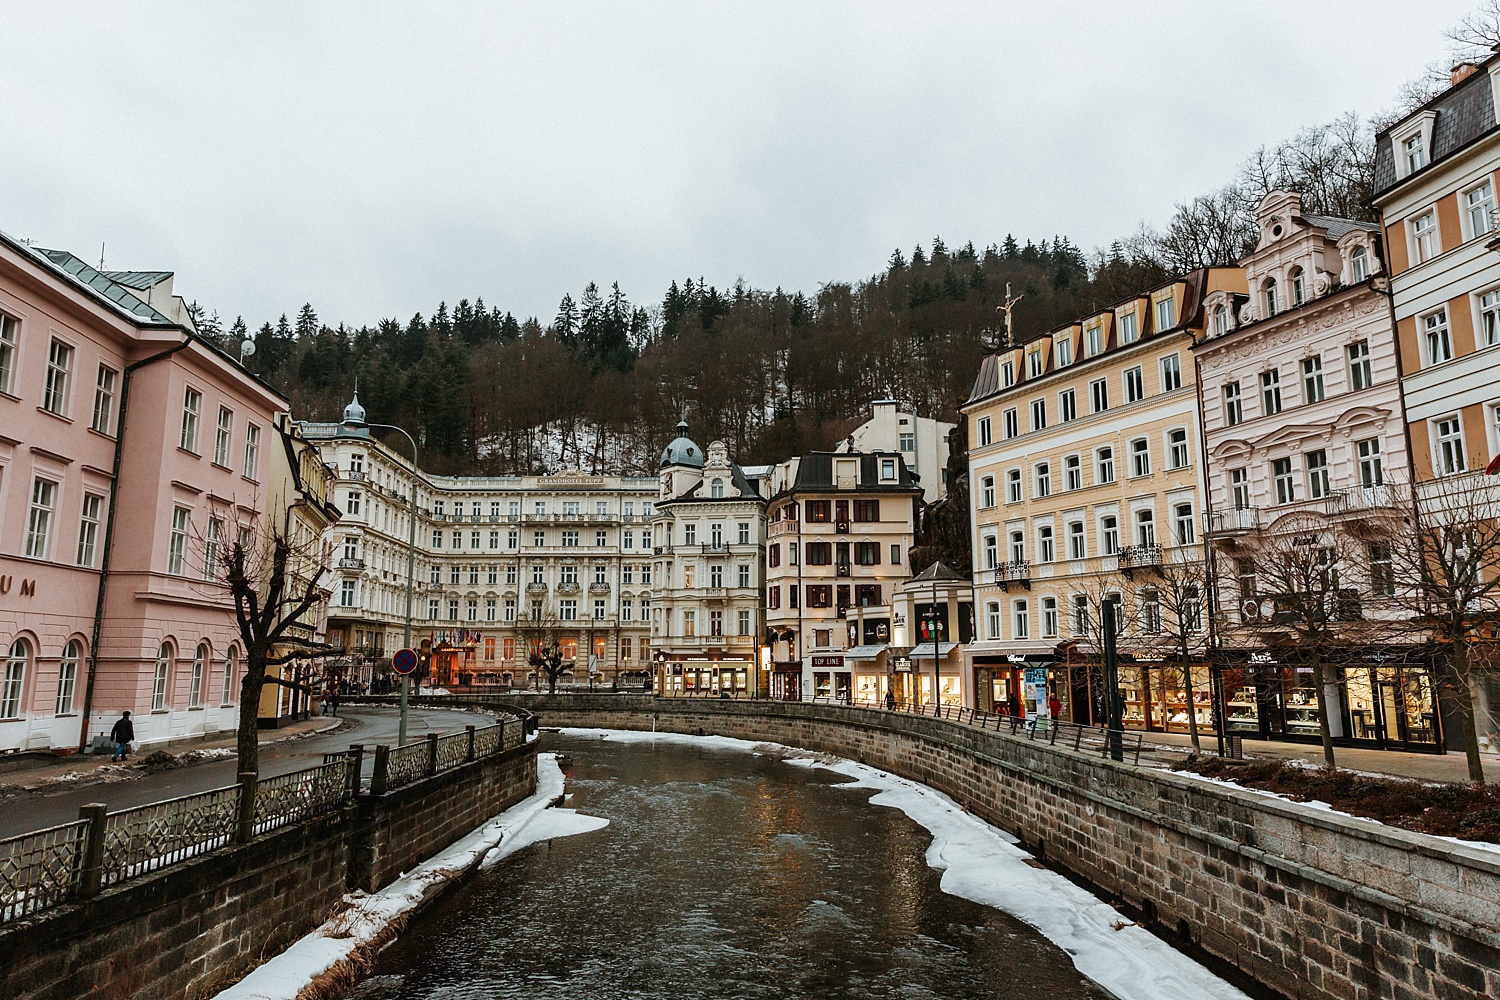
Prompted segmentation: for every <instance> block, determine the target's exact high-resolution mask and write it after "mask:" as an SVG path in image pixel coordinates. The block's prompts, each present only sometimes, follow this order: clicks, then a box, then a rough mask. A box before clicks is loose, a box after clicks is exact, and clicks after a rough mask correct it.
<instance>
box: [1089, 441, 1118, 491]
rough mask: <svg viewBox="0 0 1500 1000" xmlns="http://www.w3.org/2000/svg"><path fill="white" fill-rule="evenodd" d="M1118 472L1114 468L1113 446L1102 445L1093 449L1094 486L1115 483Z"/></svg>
mask: <svg viewBox="0 0 1500 1000" xmlns="http://www.w3.org/2000/svg"><path fill="white" fill-rule="evenodd" d="M1118 476H1119V470H1118V469H1116V468H1115V449H1114V446H1113V445H1103V446H1101V447H1099V448H1095V449H1094V485H1095V486H1103V485H1107V484H1109V483H1113V482H1115V481H1116V479H1117V477H1118Z"/></svg>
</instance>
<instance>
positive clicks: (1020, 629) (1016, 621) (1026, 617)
mask: <svg viewBox="0 0 1500 1000" xmlns="http://www.w3.org/2000/svg"><path fill="white" fill-rule="evenodd" d="M1010 627H1011V629H1012V632H1013V634H1012V638H1014V639H1030V638H1031V604H1030V602H1029V601H1027V600H1026V598H1024V597H1018V598H1016V599H1015V600H1013V601H1011V602H1010Z"/></svg>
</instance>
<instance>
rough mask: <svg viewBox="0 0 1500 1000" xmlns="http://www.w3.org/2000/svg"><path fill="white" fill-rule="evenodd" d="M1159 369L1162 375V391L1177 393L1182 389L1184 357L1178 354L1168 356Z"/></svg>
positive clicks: (1159, 363) (1162, 360)
mask: <svg viewBox="0 0 1500 1000" xmlns="http://www.w3.org/2000/svg"><path fill="white" fill-rule="evenodd" d="M1157 367H1158V368H1159V370H1160V373H1161V391H1162V392H1176V391H1177V390H1178V389H1181V388H1182V357H1181V356H1180V355H1177V354H1168V355H1167V356H1166V357H1164V358H1162V359H1161V360H1160V361H1159V362H1158V363H1157Z"/></svg>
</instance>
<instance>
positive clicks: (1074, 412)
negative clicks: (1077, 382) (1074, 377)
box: [1057, 389, 1078, 423]
mask: <svg viewBox="0 0 1500 1000" xmlns="http://www.w3.org/2000/svg"><path fill="white" fill-rule="evenodd" d="M1057 413H1058V419H1059V420H1061V421H1062V422H1063V423H1067V422H1068V421H1069V420H1077V419H1078V392H1077V390H1075V389H1064V390H1063V391H1062V392H1059V393H1058V394H1057Z"/></svg>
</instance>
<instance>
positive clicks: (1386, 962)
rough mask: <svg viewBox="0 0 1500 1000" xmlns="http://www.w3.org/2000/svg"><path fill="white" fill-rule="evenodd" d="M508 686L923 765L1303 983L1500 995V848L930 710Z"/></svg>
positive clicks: (582, 715) (1230, 947) (595, 708)
mask: <svg viewBox="0 0 1500 1000" xmlns="http://www.w3.org/2000/svg"><path fill="white" fill-rule="evenodd" d="M490 703H491V704H494V703H496V702H495V701H491V702H490ZM508 704H512V705H515V706H519V707H523V708H525V709H527V710H528V711H531V712H535V713H537V714H538V715H540V716H541V723H542V725H544V726H597V727H605V728H615V729H638V730H639V729H646V730H649V729H652V728H655V729H659V730H662V731H668V732H678V733H695V734H698V733H703V734H717V735H723V736H733V737H739V738H741V739H748V740H766V741H770V742H776V743H784V744H788V745H791V746H798V747H805V748H807V749H810V750H819V751H826V752H828V753H832V754H837V755H839V756H841V757H847V758H850V759H853V760H860V761H864V762H867V763H869V764H871V765H874V766H876V767H880V768H882V769H885V770H888V771H891V772H893V773H896V774H899V775H902V776H904V777H907V778H912V779H914V780H917V781H921V782H923V783H924V784H927V785H931V786H932V787H934V788H937V789H939V790H941V791H943V792H945V793H947V794H948V795H950V796H952V797H953V798H954V799H956V800H957V801H959V802H960V803H962V804H963V805H965V806H967V807H968V808H969V809H970V810H972V811H973V812H974V813H975V814H977V815H979V816H981V817H983V818H984V819H985V820H987V821H988V822H990V823H992V824H994V825H995V826H998V827H1000V828H1002V829H1005V830H1009V831H1010V832H1012V833H1013V834H1015V835H1016V836H1018V837H1019V838H1021V840H1022V841H1023V842H1024V843H1025V844H1026V846H1027V847H1028V848H1029V849H1030V850H1032V851H1033V852H1035V853H1036V854H1038V855H1042V856H1045V857H1046V858H1047V859H1048V861H1049V862H1052V863H1055V864H1058V865H1060V866H1062V867H1063V868H1065V869H1067V870H1069V871H1071V872H1073V873H1075V874H1077V875H1078V876H1081V877H1082V878H1083V879H1085V880H1087V881H1088V882H1090V883H1092V884H1093V885H1094V886H1096V887H1097V888H1098V889H1100V890H1101V891H1102V892H1104V893H1106V894H1109V895H1113V896H1115V897H1117V898H1119V899H1121V900H1123V901H1125V902H1126V903H1127V904H1129V905H1130V906H1132V907H1134V908H1136V909H1137V910H1138V911H1140V912H1142V913H1144V914H1145V915H1146V917H1147V919H1149V920H1150V921H1152V922H1154V923H1156V924H1158V925H1160V926H1161V927H1163V928H1164V929H1166V930H1167V931H1169V932H1172V933H1176V934H1179V935H1182V936H1185V937H1187V938H1190V939H1191V940H1192V941H1193V942H1194V943H1196V944H1197V945H1198V946H1200V947H1201V948H1202V949H1204V950H1205V951H1206V952H1208V953H1209V954H1210V955H1213V956H1215V957H1216V958H1218V959H1220V960H1223V961H1225V962H1227V963H1229V964H1230V965H1232V966H1234V967H1236V968H1238V969H1239V970H1241V971H1242V972H1244V973H1245V974H1247V975H1248V976H1250V977H1251V978H1253V979H1254V980H1256V981H1257V982H1259V983H1261V984H1264V985H1265V986H1267V987H1270V988H1271V989H1273V990H1275V991H1276V992H1278V993H1281V994H1283V995H1285V996H1288V997H1296V998H1298V1000H1301V998H1316V1000H1334V998H1339V1000H1345V998H1354V1000H1366V998H1369V1000H1374V998H1389V1000H1430V998H1433V997H1440V998H1443V1000H1450V998H1451V1000H1480V998H1493V997H1500V853H1495V852H1492V851H1486V850H1483V849H1479V848H1471V847H1464V846H1462V845H1459V844H1456V843H1454V842H1451V841H1446V840H1443V839H1441V838H1436V837H1429V836H1425V835H1422V834H1416V833H1409V832H1407V831H1404V830H1400V829H1397V828H1394V827H1389V826H1384V825H1381V824H1378V823H1374V822H1370V821H1367V820H1362V819H1356V818H1351V817H1346V816H1341V815H1337V814H1334V813H1330V812H1328V811H1326V810H1318V809H1315V808H1312V807H1309V806H1303V805H1299V804H1296V803H1290V802H1286V801H1283V800H1280V799H1275V798H1270V797H1267V796H1265V795H1259V794H1256V793H1254V792H1250V791H1245V790H1241V789H1236V788H1232V787H1227V786H1222V785H1215V784H1211V783H1208V782H1205V781H1202V780H1199V779H1196V778H1191V777H1188V776H1185V775H1182V774H1176V773H1172V772H1165V771H1160V770H1154V769H1150V768H1139V767H1133V766H1130V765H1128V764H1117V763H1114V762H1113V761H1108V760H1100V759H1098V758H1096V757H1092V756H1089V755H1082V754H1077V753H1073V752H1071V751H1069V750H1066V749H1060V748H1056V747H1050V746H1047V745H1046V744H1044V743H1034V742H1031V741H1029V740H1027V739H1025V738H1024V737H1012V736H1009V735H1002V734H1000V733H996V732H992V731H981V730H978V729H975V728H974V727H972V726H967V725H960V724H957V723H951V722H946V721H942V720H938V719H932V718H926V717H922V716H913V715H904V714H900V713H891V712H883V711H876V710H867V709H852V708H844V707H838V706H830V705H812V704H798V703H782V702H765V701H731V700H726V701H699V700H686V699H671V698H662V699H657V698H652V697H644V696H629V695H596V696H589V695H574V696H558V697H555V698H548V697H534V696H526V697H516V698H513V699H510V700H508Z"/></svg>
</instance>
